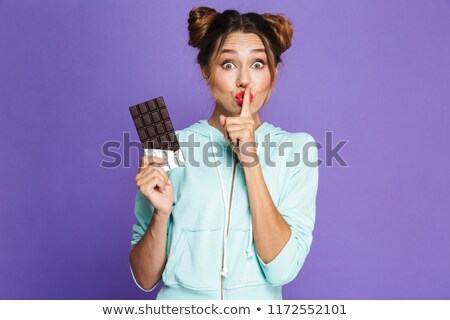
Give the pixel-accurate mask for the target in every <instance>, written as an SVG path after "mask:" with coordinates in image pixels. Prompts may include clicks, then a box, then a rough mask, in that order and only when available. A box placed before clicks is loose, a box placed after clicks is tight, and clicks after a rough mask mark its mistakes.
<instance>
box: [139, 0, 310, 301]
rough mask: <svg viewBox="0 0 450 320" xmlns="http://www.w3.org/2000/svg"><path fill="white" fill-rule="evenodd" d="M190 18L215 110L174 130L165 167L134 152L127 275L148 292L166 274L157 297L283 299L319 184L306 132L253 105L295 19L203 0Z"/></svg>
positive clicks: (304, 249)
mask: <svg viewBox="0 0 450 320" xmlns="http://www.w3.org/2000/svg"><path fill="white" fill-rule="evenodd" d="M188 23H189V26H188V30H189V37H190V39H189V44H190V45H191V46H193V47H195V48H198V49H199V53H198V57H197V61H198V63H199V64H200V67H201V71H202V74H203V76H204V78H205V80H206V82H207V84H208V86H209V87H210V89H211V93H212V95H213V96H214V98H215V100H216V104H215V109H214V112H213V114H212V115H211V117H210V118H209V119H208V120H200V121H198V122H197V123H195V124H193V125H191V126H190V127H188V128H185V129H184V130H180V131H176V134H177V137H178V140H179V142H180V146H181V149H182V151H183V154H184V158H185V159H186V164H185V167H181V168H176V169H172V170H171V171H169V172H168V173H166V172H165V171H164V170H163V169H162V168H161V167H160V165H161V163H162V161H161V159H159V158H156V157H154V158H151V157H143V159H142V163H141V168H140V171H139V172H138V174H137V176H136V185H137V187H138V189H139V191H138V193H137V196H136V204H135V214H136V217H137V219H138V223H137V224H135V225H134V226H133V239H132V243H131V245H132V249H131V252H130V267H131V271H132V274H133V277H134V280H135V281H136V283H137V285H138V286H139V287H140V288H141V289H143V290H145V291H151V290H153V289H154V288H155V287H156V285H157V283H158V281H159V280H160V279H161V278H162V280H163V283H164V284H163V286H162V289H161V290H160V292H159V294H158V297H157V299H282V290H281V289H282V285H284V284H286V283H288V282H290V281H292V280H293V279H294V278H295V277H296V276H297V274H298V272H299V270H300V268H301V267H302V265H303V263H304V260H305V258H306V256H307V254H308V252H309V249H310V245H311V241H312V231H313V228H314V221H315V199H316V192H317V185H318V168H317V166H316V165H314V162H315V161H317V148H316V146H315V142H314V139H313V138H312V137H311V136H310V135H309V134H307V133H290V132H286V131H284V130H282V129H280V128H277V127H274V126H273V125H271V124H269V123H268V122H262V121H261V119H260V117H259V113H258V112H259V109H260V108H261V107H262V106H263V105H264V104H265V102H266V101H267V99H268V97H269V95H270V93H271V90H272V88H273V86H274V82H275V76H276V73H277V70H278V65H279V63H280V62H281V59H280V55H281V54H282V53H283V52H284V51H286V50H287V49H288V48H289V47H290V44H291V38H292V28H291V24H290V23H289V21H288V20H286V19H285V18H284V17H283V16H281V15H271V14H263V15H259V14H256V13H247V14H242V15H241V14H240V13H239V12H237V11H235V10H226V11H224V12H223V13H219V12H217V11H216V10H214V9H211V8H208V7H198V8H194V9H192V10H191V12H190V14H189V19H188ZM282 146H283V147H282ZM299 156H301V157H300V158H301V160H302V161H299V159H298V158H299ZM306 159H307V160H308V161H306Z"/></svg>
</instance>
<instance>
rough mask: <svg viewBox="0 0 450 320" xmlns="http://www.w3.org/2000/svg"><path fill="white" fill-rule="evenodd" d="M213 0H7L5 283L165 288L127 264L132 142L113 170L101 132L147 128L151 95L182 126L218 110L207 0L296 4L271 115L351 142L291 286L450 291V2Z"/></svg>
mask: <svg viewBox="0 0 450 320" xmlns="http://www.w3.org/2000/svg"><path fill="white" fill-rule="evenodd" d="M216 3H217V1H203V2H201V3H199V2H195V1H186V0H178V1H167V2H162V1H153V2H150V1H95V2H93V1H84V2H82V1H56V0H55V1H34V0H32V1H31V0H27V1H20V3H19V2H18V1H0V41H1V42H0V43H1V47H0V94H1V100H0V101H1V102H0V104H1V114H0V134H1V135H0V137H1V140H0V141H1V142H0V143H1V144H0V147H1V160H0V161H1V166H0V177H1V178H0V179H1V184H0V188H1V189H0V197H1V198H0V213H1V220H0V298H3V299H150V298H154V297H155V295H156V292H153V293H150V294H146V293H144V292H142V291H140V290H139V289H138V288H137V287H136V286H135V284H134V282H133V280H132V278H131V275H130V272H129V269H128V252H129V248H130V241H131V226H132V224H133V223H134V221H135V217H134V214H133V208H134V196H135V194H136V186H135V182H134V176H135V174H136V172H137V166H138V158H139V154H138V151H137V148H132V150H131V167H130V168H124V167H123V166H119V167H118V168H115V169H105V168H101V167H100V163H101V162H102V161H103V160H104V161H111V158H109V157H106V156H104V155H103V154H102V151H101V148H102V145H103V143H105V142H106V141H109V140H116V141H122V135H123V132H131V137H132V139H133V140H134V141H137V134H136V132H135V129H134V126H133V123H132V121H131V117H130V115H129V111H128V107H129V106H131V105H133V104H136V103H139V102H142V101H145V100H148V99H151V98H154V97H156V96H159V95H163V96H164V97H165V100H166V103H167V104H168V106H169V108H170V112H171V114H172V115H173V116H172V117H173V122H174V125H175V127H176V128H177V129H181V128H184V127H186V126H188V125H190V124H191V123H193V122H195V121H197V120H199V119H205V118H208V117H209V115H210V113H211V112H212V105H213V100H212V98H211V96H210V94H209V91H208V89H207V87H206V85H205V83H204V81H203V80H202V78H201V75H200V71H199V68H198V66H197V65H196V63H195V56H196V51H195V50H194V49H193V48H191V47H189V46H188V45H187V30H186V20H187V16H188V12H189V10H190V9H191V8H192V7H194V6H197V5H200V4H203V5H210V6H214V7H215V8H216V9H218V10H224V9H227V8H236V9H238V10H241V12H248V11H256V12H258V13H264V12H272V13H286V14H287V15H288V17H289V18H290V19H291V20H292V22H293V25H294V30H295V35H294V39H293V45H292V47H291V48H290V49H289V50H288V51H287V52H286V53H285V55H284V66H283V67H282V70H281V71H280V73H279V78H278V82H277V84H276V88H275V90H274V92H273V95H272V97H271V99H270V100H269V102H268V104H267V106H266V110H265V111H264V112H263V114H262V118H263V120H265V121H269V122H271V123H273V124H275V125H277V126H280V127H282V128H283V129H286V130H289V131H306V132H309V133H310V134H312V135H313V136H314V137H315V138H316V140H317V141H318V142H320V143H322V144H324V143H325V132H326V131H332V132H333V139H334V144H336V143H337V141H338V140H348V143H347V144H346V145H345V147H344V148H343V149H341V152H340V154H341V155H342V157H344V159H345V160H346V161H347V163H348V164H349V167H347V168H343V167H340V166H339V165H338V164H337V163H336V162H333V166H332V167H325V166H321V167H320V183H319V193H318V198H317V203H318V204H317V224H316V229H315V231H314V241H313V245H312V248H311V253H310V255H309V257H308V258H307V261H306V263H305V265H304V267H303V269H302V270H301V271H300V274H299V276H298V277H297V279H296V280H295V281H294V282H292V283H290V284H288V285H286V286H285V287H284V297H285V298H286V299H450V249H449V245H450V232H449V231H450V215H449V211H450V210H449V209H450V201H449V198H450V197H449V190H450V188H449V187H450V185H449V184H450V170H448V166H447V165H448V157H449V145H448V138H449V135H448V133H447V130H445V129H444V126H445V125H448V122H449V107H450V104H449V102H450V36H449V35H450V1H443V0H435V1H427V0H416V1H410V0H402V1H400V0H398V1H387V0H383V1H380V0H371V1H359V0H351V1H350V0H347V1H338V0H333V1H318V0H315V1H306V0H303V1H297V0H296V1H293V0H292V1H276V2H275V1H270V2H269V1H260V0H253V1H250V0H247V1H245V3H244V2H243V3H241V2H239V1H227V3H226V4H224V3H221V4H220V5H216ZM122 151H123V149H120V152H121V153H122ZM320 157H321V159H324V158H325V152H324V150H321V151H320Z"/></svg>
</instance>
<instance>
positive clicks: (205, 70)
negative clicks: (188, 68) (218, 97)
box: [201, 67, 209, 82]
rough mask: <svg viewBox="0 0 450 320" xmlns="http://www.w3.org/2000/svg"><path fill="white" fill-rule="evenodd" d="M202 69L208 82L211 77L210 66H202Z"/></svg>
mask: <svg viewBox="0 0 450 320" xmlns="http://www.w3.org/2000/svg"><path fill="white" fill-rule="evenodd" d="M201 69H202V76H203V78H204V79H205V80H206V82H208V79H209V68H207V67H205V68H201Z"/></svg>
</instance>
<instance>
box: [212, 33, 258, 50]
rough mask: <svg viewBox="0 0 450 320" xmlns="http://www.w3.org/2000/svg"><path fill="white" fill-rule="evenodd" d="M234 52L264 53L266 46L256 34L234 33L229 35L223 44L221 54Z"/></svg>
mask: <svg viewBox="0 0 450 320" xmlns="http://www.w3.org/2000/svg"><path fill="white" fill-rule="evenodd" d="M224 51H225V52H231V53H233V51H249V52H251V51H255V52H257V51H262V52H265V48H264V44H263V43H262V41H261V39H260V38H259V37H258V35H256V34H255V33H242V32H234V33H231V34H229V35H228V37H227V38H226V39H225V41H224V43H223V47H222V49H221V52H220V53H222V52H224Z"/></svg>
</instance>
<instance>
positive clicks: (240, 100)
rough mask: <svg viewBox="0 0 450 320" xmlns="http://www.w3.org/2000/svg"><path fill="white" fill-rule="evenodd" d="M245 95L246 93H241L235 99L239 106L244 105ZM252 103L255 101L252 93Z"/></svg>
mask: <svg viewBox="0 0 450 320" xmlns="http://www.w3.org/2000/svg"><path fill="white" fill-rule="evenodd" d="M244 93H245V91H241V92H239V93H238V94H237V95H236V97H235V98H236V101H237V103H238V104H239V105H242V104H243V103H244ZM252 101H253V94H251V93H250V102H252Z"/></svg>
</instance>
